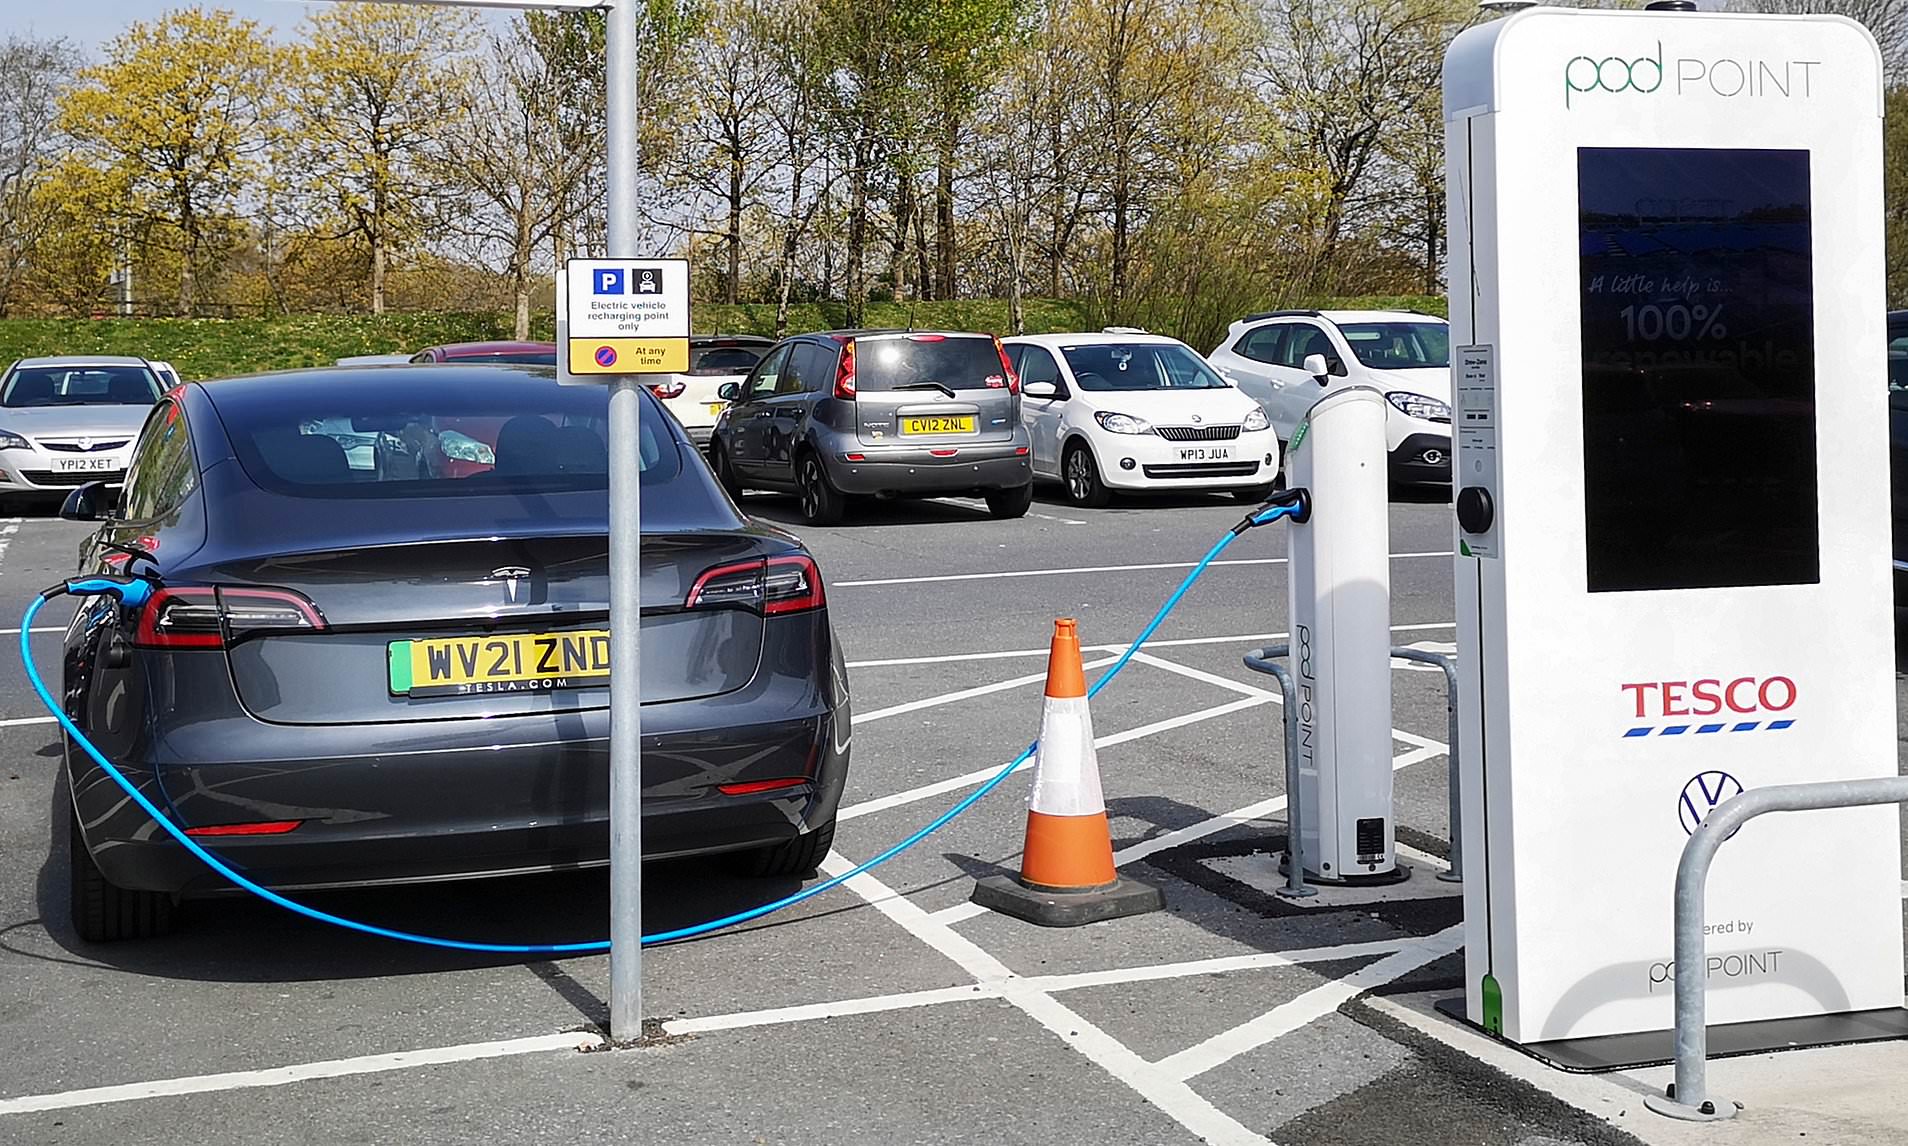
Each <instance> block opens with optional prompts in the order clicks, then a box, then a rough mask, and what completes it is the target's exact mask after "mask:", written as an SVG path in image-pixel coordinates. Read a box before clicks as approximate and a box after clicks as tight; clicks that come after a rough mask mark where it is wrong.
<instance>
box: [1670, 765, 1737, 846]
mask: <svg viewBox="0 0 1908 1146" xmlns="http://www.w3.org/2000/svg"><path fill="white" fill-rule="evenodd" d="M1740 795H1742V781H1740V780H1738V779H1736V778H1735V777H1734V776H1731V775H1730V774H1729V773H1727V772H1704V773H1702V774H1701V775H1699V776H1697V777H1696V778H1695V779H1694V780H1691V781H1690V782H1689V783H1687V784H1685V785H1683V795H1682V798H1681V799H1680V800H1678V801H1677V804H1676V815H1677V817H1678V818H1679V819H1681V820H1682V821H1683V830H1684V831H1685V832H1688V833H1689V834H1690V835H1692V836H1693V835H1695V834H1696V829H1697V828H1700V827H1702V826H1703V821H1704V820H1706V819H1708V818H1709V813H1710V811H1711V810H1712V809H1714V808H1715V807H1716V805H1718V804H1720V803H1722V802H1723V801H1725V800H1728V799H1730V798H1731V797H1734V796H1740Z"/></svg>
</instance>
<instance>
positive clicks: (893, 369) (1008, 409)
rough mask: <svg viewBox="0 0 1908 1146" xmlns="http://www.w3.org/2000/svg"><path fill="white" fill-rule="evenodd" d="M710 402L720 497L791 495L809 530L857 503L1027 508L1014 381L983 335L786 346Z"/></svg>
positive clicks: (853, 336)
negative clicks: (714, 406) (980, 502)
mask: <svg viewBox="0 0 1908 1146" xmlns="http://www.w3.org/2000/svg"><path fill="white" fill-rule="evenodd" d="M718 394H719V396H720V397H721V398H722V399H723V400H725V401H727V402H729V403H730V404H729V407H728V408H727V409H726V410H724V411H723V412H722V416H721V417H720V418H719V419H718V420H717V422H716V426H715V433H714V436H713V438H712V439H711V441H710V443H709V460H710V464H711V465H713V466H714V467H715V472H716V477H717V478H719V479H720V480H721V482H722V485H723V487H724V488H725V489H727V490H728V491H729V494H730V496H732V497H739V496H740V495H741V493H742V491H743V490H744V489H748V488H752V489H773V490H787V491H792V492H794V493H796V494H798V495H799V496H800V497H801V506H802V517H803V518H805V519H806V520H808V521H809V522H810V523H812V524H816V525H826V524H829V523H831V522H835V521H839V520H841V518H842V516H843V514H844V513H845V512H846V510H847V507H848V502H849V499H851V498H857V497H878V498H907V497H947V496H951V495H969V496H975V497H981V498H985V499H986V501H987V509H988V512H989V513H991V514H992V515H993V516H995V517H1020V516H1023V515H1024V514H1025V513H1026V512H1027V507H1028V506H1029V505H1031V504H1032V502H1033V469H1032V467H1031V465H1030V462H1029V459H1028V454H1029V452H1030V442H1029V439H1028V437H1027V427H1026V426H1025V425H1024V424H1022V422H1021V418H1020V381H1019V379H1017V378H1016V377H1015V376H1014V371H1013V368H1012V367H1011V366H1009V365H1008V364H1007V356H1006V354H1005V353H1004V352H1003V351H1002V349H1001V345H1000V340H999V339H998V338H995V337H994V336H993V335H991V334H971V333H962V332H953V331H949V332H934V331H917V330H838V331H830V332H827V333H821V334H803V335H798V336H796V337H794V338H789V339H786V340H784V341H783V342H781V343H779V344H777V345H776V347H775V348H774V349H773V350H770V351H769V352H768V353H767V354H766V355H764V356H763V357H762V360H761V362H759V363H757V364H756V367H755V369H754V370H753V371H751V372H750V374H749V376H748V377H747V378H745V379H744V380H743V381H742V382H740V383H728V384H725V385H724V386H723V387H722V389H721V390H720V391H719V392H718Z"/></svg>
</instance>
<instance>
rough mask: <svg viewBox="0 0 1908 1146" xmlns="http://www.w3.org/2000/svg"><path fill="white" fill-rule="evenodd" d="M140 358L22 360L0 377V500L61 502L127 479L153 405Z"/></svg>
mask: <svg viewBox="0 0 1908 1146" xmlns="http://www.w3.org/2000/svg"><path fill="white" fill-rule="evenodd" d="M159 391H160V385H159V378H158V376H157V375H155V374H154V373H153V372H152V369H151V367H150V366H149V365H148V364H147V362H146V361H145V359H143V358H125V357H117V356H111V355H73V356H68V357H60V358H22V359H21V360H20V361H18V362H15V363H14V364H13V365H12V366H10V367H8V369H7V371H6V373H5V374H4V375H0V500H4V499H6V498H8V497H9V496H12V495H22V494H36V495H41V496H46V497H53V496H64V495H65V494H67V493H70V492H71V491H72V489H73V487H75V486H80V485H85V484H87V483H88V482H95V481H104V482H109V483H112V484H118V483H119V482H122V481H124V480H125V477H126V466H127V464H128V462H129V461H130V459H131V457H132V447H133V439H135V438H137V437H138V436H139V429H140V427H141V426H143V425H144V424H145V421H146V415H147V414H149V413H151V412H152V405H153V403H154V402H155V401H157V400H158V398H159Z"/></svg>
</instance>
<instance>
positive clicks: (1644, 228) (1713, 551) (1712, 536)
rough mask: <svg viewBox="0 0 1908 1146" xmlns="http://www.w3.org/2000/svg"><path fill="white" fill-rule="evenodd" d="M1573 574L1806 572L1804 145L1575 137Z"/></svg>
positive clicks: (1682, 579) (1809, 340) (1601, 588)
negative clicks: (1616, 142)
mask: <svg viewBox="0 0 1908 1146" xmlns="http://www.w3.org/2000/svg"><path fill="white" fill-rule="evenodd" d="M1577 189H1578V251H1579V256H1578V257H1579V270H1580V299H1581V306H1582V323H1583V328H1582V330H1583V471H1584V516H1585V527H1586V541H1587V547H1586V548H1587V569H1586V574H1587V580H1588V586H1589V590H1590V591H1591V592H1593V593H1608V592H1634V591H1640V590H1652V589H1695V588H1719V587H1726V586H1746V585H1793V584H1812V583H1814V582H1816V581H1818V580H1819V578H1820V571H1821V552H1820V544H1819V541H1820V538H1819V521H1818V514H1817V490H1816V457H1815V451H1816V441H1815V384H1816V383H1815V337H1814V285H1813V278H1812V269H1811V240H1810V181H1809V153H1808V152H1806V151H1792V150H1757V149H1708V148H1581V149H1579V150H1578V152H1577Z"/></svg>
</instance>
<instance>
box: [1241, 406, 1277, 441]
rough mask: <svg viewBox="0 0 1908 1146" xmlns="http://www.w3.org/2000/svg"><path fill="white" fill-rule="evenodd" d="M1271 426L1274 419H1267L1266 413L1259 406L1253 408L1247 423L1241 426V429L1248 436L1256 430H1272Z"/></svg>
mask: <svg viewBox="0 0 1908 1146" xmlns="http://www.w3.org/2000/svg"><path fill="white" fill-rule="evenodd" d="M1271 426H1272V419H1270V418H1268V417H1266V416H1265V411H1264V410H1261V409H1259V408H1258V407H1257V406H1254V407H1252V412H1251V413H1250V414H1247V415H1246V416H1245V421H1244V422H1241V423H1240V424H1239V428H1240V429H1241V430H1243V431H1245V432H1246V433H1248V434H1249V433H1251V432H1252V431H1254V430H1265V429H1270V428H1271Z"/></svg>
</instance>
